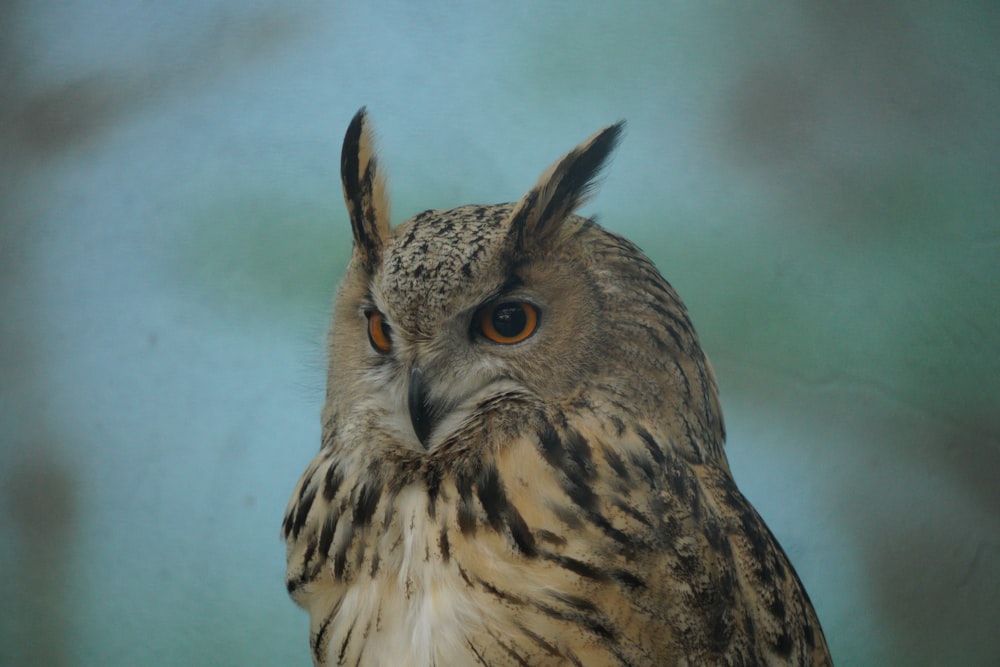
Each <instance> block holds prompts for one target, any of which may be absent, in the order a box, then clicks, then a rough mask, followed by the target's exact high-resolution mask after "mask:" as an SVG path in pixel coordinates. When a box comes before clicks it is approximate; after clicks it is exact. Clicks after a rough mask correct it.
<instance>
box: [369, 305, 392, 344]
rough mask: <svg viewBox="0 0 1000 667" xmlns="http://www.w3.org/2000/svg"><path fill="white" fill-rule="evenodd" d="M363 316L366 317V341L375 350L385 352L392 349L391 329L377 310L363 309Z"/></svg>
mask: <svg viewBox="0 0 1000 667" xmlns="http://www.w3.org/2000/svg"><path fill="white" fill-rule="evenodd" d="M365 317H367V318H368V342H369V343H371V344H372V348H373V349H374V350H375V351H376V352H378V353H379V354H385V353H386V352H388V351H389V350H391V349H392V329H391V328H390V327H389V325H388V324H386V323H385V319H384V318H383V317H382V313H380V312H378V311H377V310H368V311H365Z"/></svg>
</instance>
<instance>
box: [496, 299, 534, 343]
mask: <svg viewBox="0 0 1000 667" xmlns="http://www.w3.org/2000/svg"><path fill="white" fill-rule="evenodd" d="M526 326H528V315H527V314H526V313H525V312H524V306H522V305H521V304H518V303H502V304H500V305H499V306H497V307H496V308H494V309H493V328H494V329H495V330H496V332H497V333H498V334H500V335H501V336H503V337H504V338H513V337H515V336H517V335H519V334H520V333H521V332H522V331H524V327H526Z"/></svg>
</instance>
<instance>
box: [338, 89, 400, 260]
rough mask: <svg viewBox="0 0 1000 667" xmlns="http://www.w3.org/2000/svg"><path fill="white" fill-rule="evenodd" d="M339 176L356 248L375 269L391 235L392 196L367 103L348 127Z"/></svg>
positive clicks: (362, 257) (363, 258) (341, 155)
mask: <svg viewBox="0 0 1000 667" xmlns="http://www.w3.org/2000/svg"><path fill="white" fill-rule="evenodd" d="M340 179H341V183H343V186H344V201H345V202H346V203H347V213H348V215H350V217H351V228H352V229H353V231H354V249H355V252H356V253H358V254H359V256H360V257H361V261H362V263H363V265H364V266H365V269H366V270H367V271H368V272H369V273H372V272H373V271H374V269H375V265H376V264H377V263H378V261H379V257H380V256H381V253H382V247H383V245H384V244H385V241H386V239H388V238H389V198H388V196H387V194H386V187H385V178H384V177H383V176H382V174H381V173H380V172H379V170H378V168H377V160H376V157H375V141H374V138H373V136H372V131H371V127H370V126H369V124H368V117H367V115H366V111H365V108H364V107H361V109H360V110H358V113H356V114H355V115H354V118H353V119H352V120H351V124H350V125H349V126H348V128H347V134H346V135H345V136H344V147H343V149H342V150H341V153H340Z"/></svg>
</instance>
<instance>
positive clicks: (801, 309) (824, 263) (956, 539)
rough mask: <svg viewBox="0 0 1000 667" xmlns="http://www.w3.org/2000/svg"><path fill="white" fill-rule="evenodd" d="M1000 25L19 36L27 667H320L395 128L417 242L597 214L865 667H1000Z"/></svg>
mask: <svg viewBox="0 0 1000 667" xmlns="http://www.w3.org/2000/svg"><path fill="white" fill-rule="evenodd" d="M998 26H1000V11H998V6H997V5H996V3H991V2H980V3H975V2H967V3H963V2H957V3H944V2H939V3H933V2H902V1H897V0H889V1H884V2H849V3H838V2H833V1H822V2H821V1H812V2H800V3H736V2H680V1H675V2H655V3H654V2H649V3H636V2H624V1H623V2H617V3H609V2H549V3H534V2H511V3H496V2H489V3H485V2H483V3H477V2H466V3H458V2H442V3H416V2H405V1H403V0H398V1H397V2H349V3H348V2H306V1H304V0H292V1H291V2H282V3H278V2H265V1H263V0H256V1H251V2H246V1H237V0H223V1H213V2H195V1H194V0H183V1H179V2H173V3H139V2H125V1H119V2H111V1H108V0H101V1H91V2H84V1H82V0H75V1H71V2H51V1H39V2H31V3H28V2H26V1H24V0H19V1H8V2H5V3H3V4H2V5H0V572H2V573H3V576H0V605H2V606H0V664H2V665H5V666H6V665H11V666H14V665H18V666H19V665H139V664H142V665H306V664H308V661H309V658H308V651H307V618H306V616H305V614H304V612H301V611H300V610H298V609H297V608H296V607H295V606H294V605H293V604H292V603H291V602H290V601H289V600H288V599H287V597H286V595H285V592H284V587H283V570H284V549H283V545H282V543H281V542H280V540H279V538H278V527H279V524H280V521H281V518H282V513H283V511H284V508H285V503H286V500H287V498H288V496H289V495H290V493H291V490H292V487H293V485H294V484H295V481H296V479H297V477H298V475H299V473H300V472H301V471H302V469H303V468H304V467H305V465H306V463H307V461H308V460H309V459H310V458H311V456H312V455H313V453H314V452H315V451H316V450H317V448H318V445H319V423H318V422H319V417H318V415H319V409H320V403H321V400H322V393H323V385H324V381H325V380H324V355H325V352H324V350H323V331H324V328H325V326H326V321H327V318H328V311H329V304H330V302H331V300H332V296H333V291H334V288H335V285H336V282H337V280H338V278H339V276H340V274H341V272H342V270H343V268H344V265H345V262H346V260H347V258H348V256H349V252H350V233H349V226H348V222H347V218H346V214H345V211H344V206H343V203H342V201H341V192H340V184H339V180H338V179H339V173H338V172H339V150H340V142H341V138H342V136H343V132H344V130H345V128H346V126H347V123H348V121H349V120H350V118H351V115H352V114H353V113H354V112H355V110H356V109H357V108H358V107H360V106H361V105H368V108H369V111H370V113H371V117H372V119H373V122H374V123H375V124H376V127H377V129H378V132H379V136H380V145H381V147H382V151H381V153H382V156H383V159H382V164H383V165H384V166H385V167H386V168H387V169H388V171H389V175H390V185H391V190H392V193H393V201H394V211H395V212H394V216H393V217H394V220H395V221H397V222H398V221H401V220H403V219H405V218H406V217H409V216H410V215H412V214H414V213H416V212H418V211H420V210H423V209H425V208H446V207H450V206H454V205H458V204H464V203H471V202H483V203H489V202H497V201H509V200H512V199H516V198H517V197H519V196H520V195H521V194H522V193H523V192H524V191H525V190H526V189H527V188H528V187H530V185H531V184H532V183H533V182H534V181H535V179H536V177H537V176H538V174H539V173H540V172H541V171H542V170H543V169H544V168H545V167H546V166H548V164H549V163H551V162H552V161H553V160H554V159H555V158H557V157H558V156H559V155H561V154H562V153H563V152H565V151H566V150H568V149H569V148H571V147H572V146H574V145H575V144H576V143H578V142H579V141H581V140H582V139H584V138H585V137H587V136H588V135H589V134H591V133H592V132H593V131H595V130H596V129H598V128H599V127H602V126H604V125H606V124H608V123H610V122H613V121H615V120H618V119H621V118H624V119H627V120H628V123H629V125H628V130H627V134H626V136H625V139H624V142H623V144H622V145H621V148H620V150H619V151H618V152H617V153H616V155H615V156H614V159H613V162H612V164H611V166H610V168H609V170H608V172H607V177H606V179H605V180H604V182H603V185H602V187H601V189H600V191H599V193H598V195H597V197H596V198H595V199H594V200H592V201H591V202H590V203H589V204H588V205H587V207H586V209H585V211H584V212H585V213H587V214H598V215H599V217H600V220H601V222H602V223H603V224H604V225H606V226H607V227H609V228H611V229H613V230H615V231H618V232H621V233H623V234H625V235H627V236H629V237H630V238H632V239H633V240H634V241H636V242H637V243H639V245H640V246H642V247H643V248H644V249H645V250H646V251H647V252H648V254H649V255H650V256H651V257H652V258H653V259H654V261H655V262H656V264H657V265H658V266H659V268H660V269H661V271H662V272H663V273H664V275H666V276H667V278H668V279H669V280H670V281H671V282H672V283H673V284H674V286H675V287H676V288H677V289H678V291H679V292H680V293H681V295H682V296H683V297H684V299H685V300H686V302H687V304H688V306H689V308H690V311H691V314H692V317H693V319H694V322H695V325H696V327H697V328H698V331H699V332H700V335H701V337H702V342H703V344H704V347H705V349H706V350H707V352H708V354H709V355H710V356H711V358H712V360H713V362H714V365H715V368H716V372H717V374H718V377H719V381H720V385H721V391H722V399H723V404H724V408H725V411H726V418H727V423H728V426H729V432H730V437H729V444H728V453H729V457H730V462H731V464H732V468H733V471H734V474H735V476H736V478H737V481H738V482H739V483H740V485H741V487H742V488H743V489H744V491H745V493H746V495H747V496H748V497H749V498H750V499H751V501H752V502H754V504H755V505H756V506H757V508H758V509H759V510H760V512H761V514H762V515H763V516H764V517H765V519H766V520H767V521H768V523H769V524H770V526H771V527H772V529H773V530H774V532H775V533H776V534H777V535H778V537H779V539H780V540H781V541H782V543H783V545H784V546H785V548H786V550H787V551H788V553H789V555H790V557H791V559H792V560H793V562H794V563H795V565H796V567H797V569H798V571H799V573H800V575H801V577H802V579H803V580H804V581H805V583H806V585H807V588H808V589H809V591H810V593H811V596H812V599H813V601H814V602H815V605H816V608H817V610H818V612H819V615H820V618H821V619H822V621H823V623H824V626H825V630H826V635H827V638H828V640H829V643H830V647H831V649H832V651H833V656H834V658H835V660H836V661H837V662H838V664H841V665H996V664H1000V639H998V635H997V619H998V618H1000V483H998V471H1000V308H998V298H997V292H998V287H1000V210H998V203H1000V188H998V184H1000V158H998V154H1000V152H998V149H1000V124H998V120H997V119H998V117H1000V114H998V110H1000V39H998V35H1000V32H998Z"/></svg>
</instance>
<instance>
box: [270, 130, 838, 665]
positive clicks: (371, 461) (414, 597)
mask: <svg viewBox="0 0 1000 667" xmlns="http://www.w3.org/2000/svg"><path fill="white" fill-rule="evenodd" d="M620 131H621V125H620V124H619V125H613V126H610V127H608V128H606V129H604V130H602V131H600V132H598V133H597V134H595V135H594V136H593V137H591V138H590V139H588V140H587V141H586V142H584V143H583V144H581V145H580V146H578V147H577V148H576V149H574V150H573V151H571V152H570V153H569V154H567V155H566V156H565V157H563V158H562V159H561V160H560V161H558V162H557V163H556V164H555V165H553V167H552V168H550V169H549V170H548V171H547V172H546V173H545V174H544V175H543V176H542V178H541V179H540V180H539V181H538V183H537V184H536V185H535V187H534V188H532V189H531V190H530V191H529V192H528V193H527V194H526V195H525V196H524V197H523V198H522V199H521V200H520V201H519V202H518V203H517V204H513V205H512V204H501V205H493V206H464V207H460V208H457V209H452V210H449V211H426V212H424V213H421V214H419V215H417V216H415V217H414V218H412V219H411V220H409V221H407V222H405V223H402V224H401V225H399V226H398V227H397V228H395V229H392V228H391V226H390V224H389V219H388V215H389V214H388V212H389V204H388V201H387V199H386V195H385V189H384V187H383V185H382V183H383V181H382V177H381V174H380V173H378V170H377V166H376V161H375V158H374V153H373V151H372V140H371V136H370V130H369V128H368V125H367V121H366V116H365V114H364V110H362V111H361V112H359V113H358V115H357V116H355V118H354V120H353V121H352V123H351V126H350V128H349V130H348V133H347V137H346V139H345V142H344V150H343V156H342V161H341V168H342V177H343V184H344V193H345V199H346V200H347V204H348V211H349V214H350V217H351V223H352V227H353V231H354V239H355V250H354V256H353V259H352V261H351V263H350V265H349V267H348V269H347V275H346V277H345V278H344V281H343V283H342V285H341V288H340V291H339V294H338V298H337V304H336V313H335V317H334V321H333V326H332V330H331V333H330V337H329V346H330V367H329V377H328V389H327V399H326V404H325V407H324V412H323V442H322V447H321V450H320V452H319V454H318V455H317V457H316V458H315V459H314V460H313V461H312V462H311V463H310V464H309V466H308V467H307V469H306V471H305V473H304V475H303V476H302V479H301V480H300V482H299V485H298V487H297V488H296V490H295V492H294V494H293V496H292V499H291V502H290V504H289V507H288V511H287V514H286V517H285V521H284V525H283V527H282V534H283V536H284V538H285V540H286V541H287V545H288V575H287V583H288V590H289V592H290V594H291V595H292V597H293V598H294V599H295V600H296V602H298V603H299V604H300V605H302V606H303V607H304V608H305V609H307V610H308V612H309V614H310V617H311V621H312V623H311V635H310V636H311V648H312V654H313V660H314V662H315V663H316V664H317V665H386V666H393V665H415V666H418V665H437V666H439V667H444V666H447V665H477V664H478V665H497V666H499V665H588V666H590V665H594V666H597V665H670V664H679V665H702V664H725V665H754V664H797V665H806V664H809V665H812V664H829V663H830V658H829V654H828V652H827V648H826V644H825V640H824V638H823V633H822V630H821V629H820V624H819V622H818V620H817V618H816V615H815V612H814V611H813V608H812V605H811V604H810V602H809V598H808V596H807V595H806V593H805V590H804V589H803V587H802V584H801V583H800V582H799V579H798V577H797V576H796V574H795V572H794V570H793V569H792V566H791V564H790V563H789V562H788V559H787V557H786V556H785V554H784V552H783V551H782V549H781V547H780V546H779V545H778V543H777V542H776V541H775V539H774V537H773V536H772V535H771V533H770V531H769V530H768V529H767V527H766V525H765V524H764V522H763V521H762V520H761V518H760V517H759V516H758V515H757V513H756V512H755V511H754V509H753V507H751V505H750V504H749V503H748V502H747V501H746V499H745V498H744V497H743V496H742V495H741V493H740V492H739V490H738V489H737V487H736V485H735V483H734V482H733V479H732V476H731V475H730V472H729V468H728V464H727V462H726V458H725V454H724V452H723V441H724V438H725V432H724V426H723V421H722V413H721V409H720V407H719V402H718V396H717V391H716V384H715V379H714V377H713V374H712V370H711V367H710V366H709V364H708V360H707V359H706V357H705V355H704V353H703V352H702V350H701V348H700V346H699V343H698V339H697V336H696V335H695V332H694V329H693V328H692V326H691V323H690V321H689V319H688V316H687V314H686V311H685V308H684V305H683V304H682V303H681V301H680V299H679V297H678V296H677V295H676V293H675V292H674V291H673V289H672V288H671V287H670V285H669V284H668V283H667V282H666V281H665V280H664V279H663V278H662V277H661V276H660V274H659V273H658V272H657V270H656V268H655V267H654V266H653V265H652V263H651V262H650V261H649V260H648V259H647V258H646V257H645V256H644V255H643V254H642V253H641V252H640V251H639V249H638V248H636V247H635V246H634V245H633V244H631V243H630V242H629V241H627V240H625V239H623V238H622V237H620V236H617V235H615V234H613V233H611V232H608V231H606V230H604V229H602V228H601V227H600V226H598V225H597V224H596V223H594V222H592V221H590V220H587V219H584V218H581V217H579V216H576V215H574V214H573V210H574V209H575V208H576V207H577V206H578V205H579V204H580V203H581V201H582V200H583V199H584V198H585V197H586V195H587V193H588V190H589V188H590V187H591V185H592V182H593V179H594V178H595V176H596V175H597V173H598V172H599V170H600V168H601V166H602V164H603V163H604V161H605V159H606V158H607V156H608V155H609V153H610V152H611V151H612V149H613V148H614V146H615V143H616V142H617V140H618V137H619V134H620ZM498 304H500V305H498ZM522 306H523V308H522ZM519 309H521V310H519ZM531 310H534V312H535V313H536V314H537V318H536V319H532V318H531V313H530V312H528V311H531ZM501 311H502V313H501V315H499V317H500V320H496V319H495V318H496V317H498V315H497V313H500V312H501ZM525 313H527V315H526V314H525ZM491 317H492V318H494V319H490V318H491ZM484 318H486V319H484ZM493 323H496V324H497V326H498V327H501V328H503V330H504V332H505V333H509V332H514V333H518V329H517V328H518V327H519V326H520V325H521V324H522V323H526V326H528V325H530V326H531V327H532V330H531V331H528V332H527V333H528V335H527V336H526V337H525V338H524V339H523V340H517V341H515V342H508V341H513V340H514V338H517V337H518V336H511V337H506V338H503V340H504V342H499V343H498V342H494V341H493V340H491V339H490V336H487V335H486V334H487V332H490V333H491V334H492V333H493V331H492V330H491V329H490V327H492V325H493ZM372 327H374V329H373V328H372ZM484 327H485V328H484ZM369 331H371V333H369ZM524 331H527V329H524Z"/></svg>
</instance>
